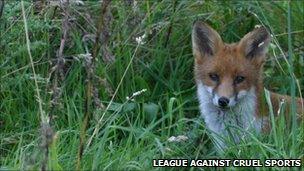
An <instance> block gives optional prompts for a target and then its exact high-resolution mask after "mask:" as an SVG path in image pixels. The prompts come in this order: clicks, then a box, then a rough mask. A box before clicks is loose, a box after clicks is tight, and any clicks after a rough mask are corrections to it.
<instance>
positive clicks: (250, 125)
mask: <svg viewBox="0 0 304 171" xmlns="http://www.w3.org/2000/svg"><path fill="white" fill-rule="evenodd" d="M197 93H198V99H199V102H200V111H201V115H202V117H203V118H204V120H205V123H206V125H207V127H208V129H209V130H210V131H211V132H212V134H213V135H215V136H213V137H214V138H215V140H218V139H219V138H220V139H222V138H227V136H228V131H227V128H228V127H229V126H232V127H233V126H236V127H240V128H242V129H244V130H248V131H256V132H260V131H261V121H260V120H258V119H257V118H256V117H255V111H256V94H255V90H254V88H251V89H250V90H249V92H248V93H247V94H246V95H245V96H244V97H242V98H241V99H240V100H239V102H238V104H236V106H234V107H233V109H231V110H226V111H222V110H220V109H218V108H217V107H216V106H214V104H213V103H212V88H210V87H207V86H205V85H203V84H202V83H198V84H197ZM233 129H235V131H237V128H232V129H230V131H232V135H233V139H234V141H235V142H238V141H239V140H240V138H241V137H240V134H238V133H234V131H233ZM216 134H217V135H219V136H221V137H222V138H221V137H218V136H217V135H216ZM242 136H243V135H242ZM217 143H219V144H220V145H221V146H222V147H223V146H225V145H224V144H223V141H218V142H217Z"/></svg>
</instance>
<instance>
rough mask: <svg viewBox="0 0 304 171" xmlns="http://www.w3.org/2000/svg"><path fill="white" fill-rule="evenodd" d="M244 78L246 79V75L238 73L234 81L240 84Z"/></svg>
mask: <svg viewBox="0 0 304 171" xmlns="http://www.w3.org/2000/svg"><path fill="white" fill-rule="evenodd" d="M244 80H245V77H243V76H240V75H238V76H236V77H235V79H234V83H235V84H239V83H241V82H243V81H244Z"/></svg>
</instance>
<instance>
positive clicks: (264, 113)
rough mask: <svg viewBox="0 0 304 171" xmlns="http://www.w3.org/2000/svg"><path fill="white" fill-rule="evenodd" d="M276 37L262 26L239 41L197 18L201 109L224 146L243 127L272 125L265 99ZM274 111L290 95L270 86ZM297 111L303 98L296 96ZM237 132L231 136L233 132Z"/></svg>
mask: <svg viewBox="0 0 304 171" xmlns="http://www.w3.org/2000/svg"><path fill="white" fill-rule="evenodd" d="M270 40H271V37H270V34H269V33H268V31H267V29H266V28H264V27H259V28H256V29H254V30H253V31H252V32H249V33H248V34H246V35H245V36H244V37H243V38H242V39H241V40H240V41H239V42H238V43H233V44H226V43H224V42H223V41H222V39H221V37H220V35H219V34H218V33H217V32H216V31H215V30H213V29H212V28H211V27H210V26H208V25H207V24H205V23H203V22H200V21H197V22H195V24H194V26H193V31H192V46H193V54H194V57H195V68H194V72H195V80H196V84H197V94H198V99H199V102H200V111H201V115H202V117H203V118H204V120H205V123H206V126H207V128H208V129H209V130H210V131H211V133H212V135H214V136H212V137H214V138H215V142H216V144H217V145H218V146H220V147H225V146H226V145H225V143H224V142H225V141H224V140H223V139H225V138H227V137H232V140H233V141H235V142H238V141H240V139H241V138H242V137H243V136H244V132H246V131H251V132H256V133H259V132H262V131H265V132H267V131H268V130H269V129H270V124H269V119H268V118H269V117H268V113H269V112H268V106H267V104H266V100H265V99H264V98H265V97H264V86H263V79H262V73H263V64H264V61H265V58H266V52H267V47H268V45H269V43H270ZM270 99H271V103H272V106H273V111H274V113H277V111H278V110H279V108H280V103H282V102H286V103H287V104H288V103H290V101H291V98H290V97H289V96H283V95H279V94H275V93H272V92H270ZM296 104H297V113H299V114H303V111H304V110H303V108H302V105H303V101H302V99H300V98H298V99H296ZM228 134H229V135H232V136H228Z"/></svg>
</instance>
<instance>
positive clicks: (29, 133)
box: [0, 1, 304, 170]
mask: <svg viewBox="0 0 304 171" xmlns="http://www.w3.org/2000/svg"><path fill="white" fill-rule="evenodd" d="M45 2H47V1H45ZM70 2H71V3H70V5H69V6H68V10H69V27H70V28H69V31H68V36H67V39H66V43H65V48H64V50H63V52H62V57H63V58H64V62H65V63H64V65H63V68H62V73H63V74H62V78H63V79H62V80H59V77H61V76H58V78H56V77H54V75H53V73H52V71H53V67H54V66H55V63H56V60H57V55H58V54H57V52H58V49H59V47H60V42H61V38H62V34H63V31H64V30H63V27H62V20H64V15H63V14H62V12H63V9H62V8H61V7H60V6H59V5H58V4H56V1H53V3H45V4H44V5H39V4H38V6H37V4H35V3H31V2H29V1H24V10H22V8H21V7H22V6H21V3H20V2H18V1H5V6H4V11H3V14H2V16H1V18H0V48H1V51H0V52H1V53H0V80H1V81H0V88H1V90H0V102H1V103H0V128H1V129H0V130H1V133H0V169H17V170H21V169H25V170H31V169H40V168H41V167H42V166H41V165H42V163H43V161H44V159H45V156H44V154H43V153H42V152H43V149H42V148H41V136H40V134H41V132H39V130H40V126H41V123H40V122H41V118H43V117H40V116H38V115H37V113H39V111H44V112H45V114H49V113H50V110H51V101H52V95H51V94H50V90H51V89H50V87H52V85H53V83H54V79H55V80H56V79H58V85H59V88H60V90H61V96H60V98H58V103H57V104H56V107H55V109H54V110H52V115H53V116H52V122H51V124H52V129H53V130H54V131H55V133H54V135H53V136H54V137H53V140H52V143H51V144H50V146H49V147H48V149H49V154H48V159H47V166H46V169H53V170H66V169H76V161H77V159H78V158H79V157H77V156H78V155H77V154H78V153H79V146H80V144H79V138H80V136H82V135H81V134H84V135H83V136H84V137H85V138H83V140H84V151H83V154H82V157H81V158H79V159H80V160H81V164H79V169H95V170H98V169H108V170H122V169H126V170H144V169H155V170H158V168H152V159H154V158H187V159H197V158H219V157H221V158H259V159H262V160H264V159H267V158H302V159H303V155H304V152H303V150H302V149H303V145H304V142H303V140H304V135H303V134H304V132H303V130H304V126H303V124H300V125H299V124H298V125H296V124H295V120H294V119H295V117H294V116H295V110H294V109H295V106H294V103H293V105H292V106H291V111H286V110H284V109H285V108H286V106H285V105H284V104H282V106H281V108H282V110H281V112H282V115H283V113H284V112H288V113H290V116H292V117H293V121H292V125H293V126H292V128H291V129H286V125H287V123H286V122H287V121H285V120H279V121H278V122H277V124H276V127H275V129H274V130H273V131H272V132H271V133H270V134H267V135H264V134H263V135H253V134H250V138H249V140H247V141H244V142H242V143H241V144H238V145H233V146H231V147H230V148H229V149H228V150H227V151H225V152H224V153H223V154H221V155H219V154H218V153H216V151H215V150H214V145H213V144H212V142H211V140H210V138H209V137H208V133H207V131H206V129H205V126H204V123H203V121H202V119H201V118H200V117H199V115H200V114H199V111H198V103H197V98H196V92H195V83H194V79H193V73H192V68H193V56H192V51H191V40H190V34H191V29H192V28H191V27H192V23H193V21H195V20H197V19H202V20H205V21H207V22H208V23H209V24H210V25H212V26H213V27H214V28H216V30H218V32H219V33H220V34H221V36H222V37H223V39H224V40H225V41H226V42H234V41H238V40H239V39H240V38H241V37H242V36H243V35H244V34H245V33H247V32H249V31H250V30H252V29H253V28H254V26H255V25H257V24H259V25H261V24H263V25H266V27H268V28H269V30H271V34H272V35H273V41H272V44H271V47H270V49H269V53H268V59H267V62H266V65H265V72H264V81H265V87H266V88H267V89H269V90H271V91H275V92H279V93H282V94H289V92H290V94H291V96H292V97H295V96H299V95H300V94H301V92H302V94H303V92H304V88H303V85H304V78H303V75H304V59H303V58H304V54H303V48H304V47H303V45H304V30H303V25H304V18H303V16H304V11H303V9H304V4H303V3H302V2H300V1H289V2H287V1H286V2H285V1H278V2H266V1H255V2H249V1H232V2H228V1H227V2H226V1H219V2H211V1H174V2H171V1H160V2H156V1H125V2H124V1H112V3H111V5H110V9H111V15H109V16H108V17H110V18H111V17H112V18H111V23H109V30H110V35H109V37H108V38H109V41H108V42H109V43H108V46H109V49H108V50H109V52H111V53H112V54H113V55H114V56H115V60H114V61H113V62H109V61H107V60H103V57H104V51H105V49H103V48H102V47H103V44H102V41H103V37H102V36H101V44H100V48H101V50H100V52H99V53H97V54H96V61H95V62H94V63H95V64H94V73H93V74H94V80H93V82H92V83H94V87H96V91H95V93H96V94H97V95H98V98H99V100H100V104H102V106H103V107H102V106H101V107H100V108H99V107H96V106H95V105H93V101H94V98H95V96H93V94H91V93H87V86H88V82H87V79H88V78H87V69H86V66H85V64H86V60H87V58H86V55H87V52H92V50H93V49H94V46H95V47H96V44H95V45H94V43H95V42H94V40H96V39H95V38H96V37H95V36H96V32H97V30H98V29H97V28H98V27H97V23H98V19H99V18H100V15H99V14H100V13H101V7H100V5H101V4H100V2H99V1H88V2H87V1H84V4H83V5H79V4H75V3H73V1H70ZM129 2H131V3H129ZM22 11H23V12H22ZM25 24H26V25H25ZM25 26H27V27H25ZM25 28H28V29H27V30H26V29H25ZM143 35H145V36H143ZM139 37H143V39H142V42H137V41H136V38H137V40H138V38H139ZM28 52H30V54H29V53H28ZM30 56H32V60H30V58H29V57H30ZM33 71H35V73H33ZM286 80H288V81H286ZM297 83H298V84H297ZM298 85H299V86H298ZM92 86H93V85H92ZM143 89H145V90H146V91H144V92H141V94H140V95H137V96H132V95H133V93H135V92H137V91H140V90H143ZM37 90H38V91H37ZM38 93H39V95H40V98H39V99H40V100H39V102H41V106H40V107H39V104H38V103H37V94H38ZM266 94H267V93H266ZM87 95H92V99H91V100H90V101H91V102H92V103H90V105H87V104H86V102H85V99H86V98H87ZM126 97H129V98H126ZM268 100H269V99H268ZM85 106H89V111H90V114H91V117H90V120H89V121H88V127H87V128H86V129H84V131H83V133H81V131H80V130H81V129H82V127H83V123H84V122H83V120H84V117H85ZM274 112H276V111H273V112H271V113H270V116H273V114H274ZM40 113H42V112H40ZM273 121H274V119H273ZM273 123H275V122H273ZM178 135H184V136H186V137H188V139H187V140H185V141H182V142H170V141H168V139H169V138H170V137H171V136H175V137H176V136H178ZM168 169H169V168H168ZM264 169H265V170H268V169H269V168H264ZM273 169H278V168H273ZM262 170H263V169H262Z"/></svg>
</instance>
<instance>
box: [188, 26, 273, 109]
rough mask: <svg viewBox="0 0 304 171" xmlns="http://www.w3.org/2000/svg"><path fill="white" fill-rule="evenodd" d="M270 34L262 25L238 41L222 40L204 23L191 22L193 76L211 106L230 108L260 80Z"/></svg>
mask: <svg viewBox="0 0 304 171" xmlns="http://www.w3.org/2000/svg"><path fill="white" fill-rule="evenodd" d="M270 40H271V37H270V34H269V33H268V31H267V29H266V28H265V27H259V28H256V29H254V30H253V31H251V32H249V33H248V34H246V35H245V36H244V37H243V38H242V39H241V40H240V41H239V42H238V43H232V44H227V43H224V42H223V41H222V39H221V37H220V35H219V34H218V33H217V32H216V31H215V30H213V29H212V28H211V27H210V26H208V25H207V24H205V23H203V22H200V21H197V22H195V23H194V25H193V31H192V47H193V54H194V57H195V79H196V82H197V84H201V85H203V86H204V88H205V89H206V90H207V92H208V93H209V95H210V96H209V97H210V98H211V99H210V100H211V101H212V103H213V105H215V106H217V107H219V108H220V109H227V108H232V107H234V106H235V105H237V104H238V103H239V102H240V101H241V100H242V99H243V98H244V97H245V96H247V95H248V93H249V92H250V91H252V90H254V89H255V88H256V87H257V86H258V84H259V83H261V80H262V78H261V75H262V68H263V63H264V61H265V58H266V52H267V47H268V45H269V43H270Z"/></svg>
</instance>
